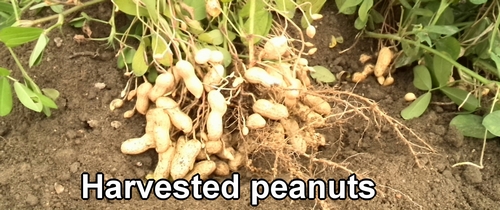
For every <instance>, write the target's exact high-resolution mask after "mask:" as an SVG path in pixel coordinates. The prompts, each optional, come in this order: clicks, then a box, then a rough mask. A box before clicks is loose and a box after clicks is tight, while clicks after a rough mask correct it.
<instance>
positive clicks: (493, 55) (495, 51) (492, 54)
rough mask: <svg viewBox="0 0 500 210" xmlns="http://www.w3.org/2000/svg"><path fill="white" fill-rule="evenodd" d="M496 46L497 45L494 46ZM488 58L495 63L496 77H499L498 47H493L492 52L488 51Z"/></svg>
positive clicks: (499, 58) (499, 55)
mask: <svg viewBox="0 0 500 210" xmlns="http://www.w3.org/2000/svg"><path fill="white" fill-rule="evenodd" d="M496 46H498V45H496ZM489 54H490V58H491V60H493V61H494V62H495V65H496V67H497V68H496V69H497V72H495V74H496V75H500V47H495V48H494V49H493V50H492V51H490V53H489Z"/></svg>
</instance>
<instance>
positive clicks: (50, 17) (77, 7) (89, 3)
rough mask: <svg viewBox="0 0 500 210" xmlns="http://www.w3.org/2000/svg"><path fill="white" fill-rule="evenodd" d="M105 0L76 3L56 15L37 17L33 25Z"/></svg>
mask: <svg viewBox="0 0 500 210" xmlns="http://www.w3.org/2000/svg"><path fill="white" fill-rule="evenodd" d="M13 1H14V0H13ZM104 1H106V0H92V1H89V2H85V3H83V4H80V5H76V6H74V7H71V8H70V9H68V10H64V11H63V12H62V13H60V14H55V15H52V16H48V17H44V18H40V19H36V20H34V21H33V25H38V24H41V23H44V22H47V21H51V20H54V19H57V18H59V15H62V16H66V15H69V14H71V13H73V12H76V11H78V10H81V9H83V8H85V7H88V6H91V5H94V4H98V3H101V2H104Z"/></svg>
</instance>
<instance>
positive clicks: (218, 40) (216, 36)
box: [198, 29, 224, 45]
mask: <svg viewBox="0 0 500 210" xmlns="http://www.w3.org/2000/svg"><path fill="white" fill-rule="evenodd" d="M198 39H199V40H200V41H202V42H206V43H208V44H212V45H221V44H222V43H223V42H224V35H223V34H222V32H221V31H220V30H219V29H215V30H211V31H209V32H206V33H202V34H200V35H199V36H198Z"/></svg>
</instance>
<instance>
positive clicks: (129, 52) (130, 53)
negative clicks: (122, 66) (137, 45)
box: [123, 47, 136, 64]
mask: <svg viewBox="0 0 500 210" xmlns="http://www.w3.org/2000/svg"><path fill="white" fill-rule="evenodd" d="M135 52H136V50H135V49H134V48H130V47H128V48H125V50H123V53H124V54H125V63H128V64H131V63H132V60H134V55H135Z"/></svg>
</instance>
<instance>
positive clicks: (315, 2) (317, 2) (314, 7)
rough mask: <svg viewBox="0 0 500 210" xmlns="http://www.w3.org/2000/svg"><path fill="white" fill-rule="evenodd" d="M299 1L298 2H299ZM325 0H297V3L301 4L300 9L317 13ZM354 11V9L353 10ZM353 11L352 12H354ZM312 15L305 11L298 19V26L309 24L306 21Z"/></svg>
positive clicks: (303, 26) (310, 19) (304, 26)
mask: <svg viewBox="0 0 500 210" xmlns="http://www.w3.org/2000/svg"><path fill="white" fill-rule="evenodd" d="M299 2H300V3H299ZM325 2H326V0H297V3H299V4H301V5H303V6H302V9H303V11H311V14H317V13H319V11H320V10H321V8H322V7H323V5H324V4H325ZM303 3H308V4H303ZM309 3H310V4H309ZM354 12H356V10H354ZM354 12H353V13H352V14H354ZM312 21H313V20H312V17H311V15H310V14H309V12H306V14H305V15H304V16H302V18H301V19H300V26H301V27H302V28H307V26H309V24H307V23H308V22H309V23H311V22H312Z"/></svg>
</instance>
